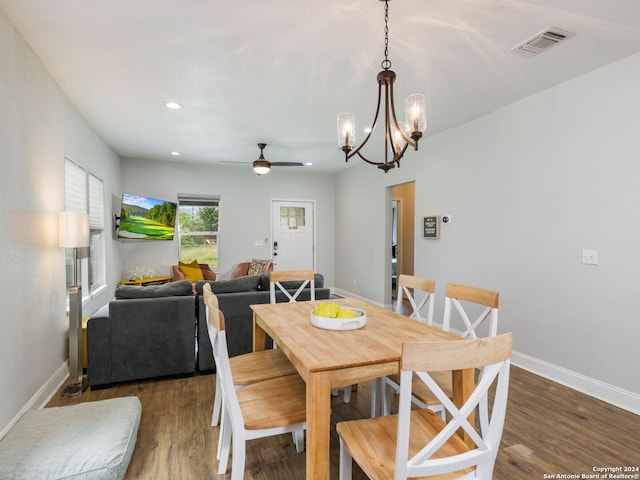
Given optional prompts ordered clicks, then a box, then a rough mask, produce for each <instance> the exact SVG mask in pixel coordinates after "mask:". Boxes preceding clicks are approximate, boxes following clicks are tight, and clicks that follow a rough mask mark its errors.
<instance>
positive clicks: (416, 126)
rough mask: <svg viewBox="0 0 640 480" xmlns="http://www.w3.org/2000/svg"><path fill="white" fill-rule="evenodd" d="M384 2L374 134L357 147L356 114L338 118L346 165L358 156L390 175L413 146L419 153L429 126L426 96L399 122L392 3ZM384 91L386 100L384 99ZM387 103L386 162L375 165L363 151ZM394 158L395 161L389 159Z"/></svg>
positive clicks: (416, 98) (413, 101) (409, 102)
mask: <svg viewBox="0 0 640 480" xmlns="http://www.w3.org/2000/svg"><path fill="white" fill-rule="evenodd" d="M380 1H384V60H383V61H382V63H381V67H382V71H381V72H380V73H378V77H377V79H378V105H377V106H376V114H375V117H374V118H373V125H371V130H370V131H369V133H367V136H366V137H365V139H364V140H363V142H362V143H361V144H360V145H359V146H357V147H356V127H355V125H356V122H355V116H354V115H353V113H341V114H340V115H338V145H339V146H340V149H341V150H342V151H343V152H344V157H345V161H347V162H348V161H349V159H350V158H351V157H353V156H354V155H358V156H359V157H360V158H361V159H362V160H364V161H365V162H367V163H369V164H371V165H376V166H377V167H378V168H379V169H381V170H384V172H385V173H387V172H388V171H389V170H391V169H392V168H395V166H396V165H397V166H398V167H400V159H401V158H402V156H403V155H404V152H405V151H406V150H407V147H408V146H409V145H411V146H412V147H413V149H414V150H418V141H419V140H420V138H422V133H423V132H424V131H425V129H426V126H427V116H426V113H425V98H424V95H422V94H414V95H409V96H408V97H407V98H406V99H405V102H404V107H405V120H406V123H405V122H399V121H398V119H397V117H396V110H395V106H394V100H393V82H395V80H396V74H395V72H394V71H393V70H391V60H389V0H380ZM383 90H384V99H383ZM382 102H384V138H385V151H384V161H383V162H374V161H371V160H369V159H367V158H365V157H364V155H363V154H362V153H360V150H361V149H362V147H364V146H365V145H366V143H367V142H368V141H369V139H370V138H371V135H372V134H373V132H374V131H375V129H376V125H377V123H378V118H379V114H380V106H381V103H382ZM390 156H391V158H389V157H390Z"/></svg>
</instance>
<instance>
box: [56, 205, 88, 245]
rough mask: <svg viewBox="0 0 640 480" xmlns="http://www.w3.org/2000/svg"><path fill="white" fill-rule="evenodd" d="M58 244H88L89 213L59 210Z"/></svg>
mask: <svg viewBox="0 0 640 480" xmlns="http://www.w3.org/2000/svg"><path fill="white" fill-rule="evenodd" d="M58 228H59V230H58V244H59V246H60V247H62V248H81V247H88V246H89V215H87V214H86V213H83V212H60V214H59V217H58Z"/></svg>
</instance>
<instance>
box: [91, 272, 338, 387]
mask: <svg viewBox="0 0 640 480" xmlns="http://www.w3.org/2000/svg"><path fill="white" fill-rule="evenodd" d="M205 283H210V284H211V287H212V291H213V292H214V293H215V294H216V295H217V297H218V300H219V302H220V309H221V310H222V312H223V313H224V315H225V320H226V328H227V341H228V343H229V354H230V355H231V356H235V355H240V354H243V353H248V352H251V351H252V349H253V312H252V310H251V307H250V306H251V305H253V304H259V303H269V276H268V275H252V276H246V277H240V278H234V279H231V280H219V281H200V282H197V283H196V285H195V291H196V294H195V295H194V294H193V291H194V290H193V285H192V284H191V283H190V282H189V281H187V280H183V281H177V282H171V283H168V284H165V285H154V286H148V287H139V286H130V285H124V286H120V287H118V288H117V289H116V292H115V298H114V300H112V301H111V302H109V304H108V305H106V306H105V307H103V308H102V309H100V310H98V312H96V313H95V314H94V315H92V316H91V317H90V319H89V321H88V323H87V377H88V381H89V385H90V386H91V387H92V388H95V387H104V386H108V385H110V384H113V383H117V382H125V381H131V380H140V379H145V378H154V377H161V376H169V375H172V376H179V375H190V374H193V373H194V372H195V371H196V369H197V370H199V371H201V372H212V371H214V370H215V365H214V361H213V352H212V350H211V343H210V341H209V334H208V333H207V325H206V318H205V308H204V302H203V300H202V288H203V286H204V284H205ZM296 284H297V285H299V282H292V285H290V286H294V285H296ZM315 290H316V299H318V300H321V299H327V298H329V297H330V290H329V289H328V288H324V277H323V276H322V275H320V274H316V277H315ZM309 294H310V292H309V291H308V289H306V291H304V292H303V293H302V294H301V295H302V299H303V300H308V299H309ZM277 300H278V301H279V302H280V301H286V297H285V296H284V294H283V293H281V292H279V293H278V294H277Z"/></svg>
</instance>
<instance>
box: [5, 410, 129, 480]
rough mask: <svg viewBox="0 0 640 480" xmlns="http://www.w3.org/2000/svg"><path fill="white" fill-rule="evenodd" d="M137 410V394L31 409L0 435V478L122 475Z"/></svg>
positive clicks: (90, 478)
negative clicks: (0, 437) (135, 395)
mask: <svg viewBox="0 0 640 480" xmlns="http://www.w3.org/2000/svg"><path fill="white" fill-rule="evenodd" d="M141 413H142V407H141V405H140V400H138V398H137V397H123V398H113V399H109V400H101V401H97V402H86V403H80V404H78V405H73V406H68V407H52V408H43V409H40V410H31V411H29V412H27V413H25V414H24V415H23V416H22V418H21V419H20V420H18V422H17V423H16V424H15V425H14V426H13V427H12V428H11V430H9V433H7V435H6V436H5V437H4V438H3V439H2V440H0V478H2V479H11V480H14V479H15V480H19V479H29V480H35V479H38V480H44V479H56V480H57V479H74V480H80V479H82V480H94V479H100V480H102V479H108V480H115V479H123V478H124V476H125V473H126V471H127V467H128V466H129V460H131V454H132V453H133V448H134V447H135V444H136V439H137V435H138V427H139V425H140V415H141Z"/></svg>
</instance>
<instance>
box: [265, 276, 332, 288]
mask: <svg viewBox="0 0 640 480" xmlns="http://www.w3.org/2000/svg"><path fill="white" fill-rule="evenodd" d="M313 281H314V283H315V287H316V288H324V275H322V274H321V273H315V274H314V275H313ZM269 283H270V282H269V275H268V274H266V275H260V290H267V291H268V290H269ZM280 284H281V285H282V286H283V287H284V288H286V289H287V290H289V291H291V290H294V291H295V290H297V289H298V288H299V287H300V285H301V284H302V280H292V281H290V282H280ZM306 288H309V286H308V285H307V287H306Z"/></svg>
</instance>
